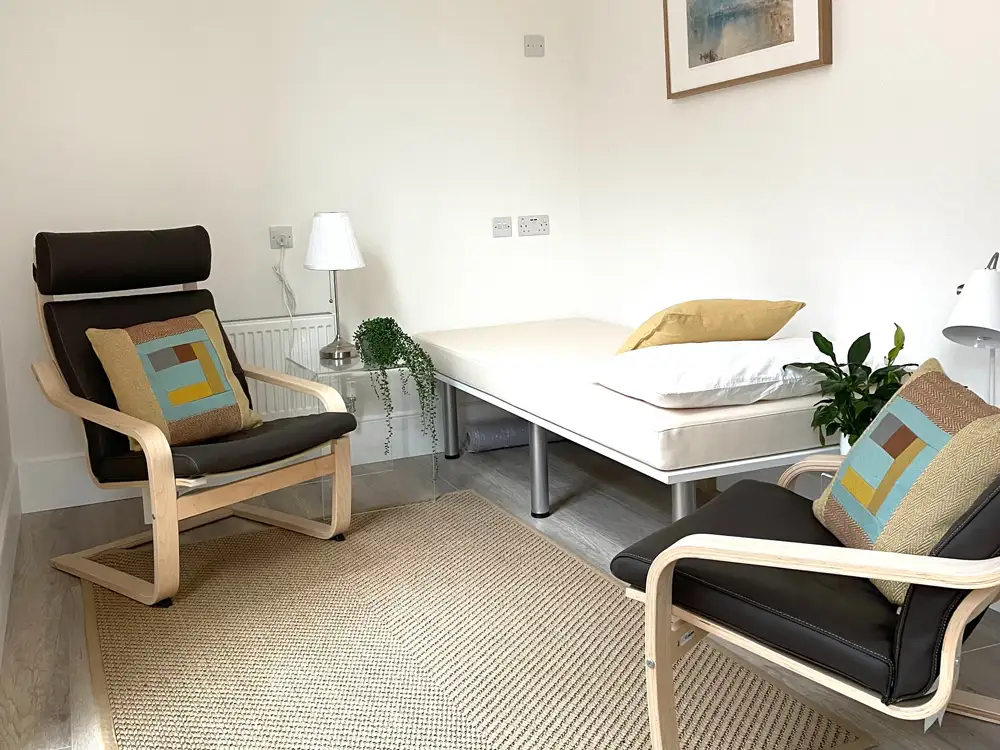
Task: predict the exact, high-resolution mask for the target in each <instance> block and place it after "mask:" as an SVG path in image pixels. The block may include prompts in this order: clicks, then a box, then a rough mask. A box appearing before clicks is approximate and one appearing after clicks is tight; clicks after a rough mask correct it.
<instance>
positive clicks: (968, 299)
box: [944, 253, 1000, 406]
mask: <svg viewBox="0 0 1000 750" xmlns="http://www.w3.org/2000/svg"><path fill="white" fill-rule="evenodd" d="M998 260H1000V253H995V254H994V255H993V258H992V259H991V260H990V262H989V264H988V265H987V266H986V268H984V269H981V270H979V271H974V272H973V274H972V276H971V277H970V278H969V280H968V282H966V283H965V285H964V286H960V287H959V288H958V294H959V298H958V304H957V305H955V309H954V310H953V311H952V313H951V318H949V319H948V325H947V327H945V329H944V335H945V337H947V338H948V339H950V340H951V341H954V342H955V343H956V344H962V345H963V346H973V347H976V348H977V349H989V350H990V384H989V401H990V404H991V405H993V406H996V382H997V380H996V377H997V372H996V370H997V347H1000V271H997V261H998Z"/></svg>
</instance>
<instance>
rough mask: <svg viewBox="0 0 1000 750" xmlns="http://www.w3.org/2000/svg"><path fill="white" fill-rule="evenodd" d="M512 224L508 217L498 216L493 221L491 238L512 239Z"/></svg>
mask: <svg viewBox="0 0 1000 750" xmlns="http://www.w3.org/2000/svg"><path fill="white" fill-rule="evenodd" d="M513 236H514V230H513V222H512V220H511V217H509V216H498V217H497V218H495V219H494V220H493V237H494V239H500V238H502V237H513Z"/></svg>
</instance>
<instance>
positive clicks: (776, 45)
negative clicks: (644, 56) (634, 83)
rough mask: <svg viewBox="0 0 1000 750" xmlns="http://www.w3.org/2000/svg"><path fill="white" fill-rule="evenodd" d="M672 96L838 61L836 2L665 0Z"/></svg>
mask: <svg viewBox="0 0 1000 750" xmlns="http://www.w3.org/2000/svg"><path fill="white" fill-rule="evenodd" d="M664 8H665V16H666V23H667V35H666V36H667V82H668V95H669V96H670V98H677V97H681V96H689V95H690V94H697V93H700V92H703V91H711V90H714V89H720V88H724V87H727V86H733V85H735V84H738V83H748V82H750V81H755V80H760V79H762V78H770V77H772V76H776V75H781V74H783V73H791V72H794V71H798V70H805V69H806V68H813V67H818V66H821V65H829V64H831V63H832V62H833V49H832V48H833V35H832V31H831V26H832V19H831V16H832V7H831V0H664Z"/></svg>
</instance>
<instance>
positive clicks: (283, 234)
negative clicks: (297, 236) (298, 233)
mask: <svg viewBox="0 0 1000 750" xmlns="http://www.w3.org/2000/svg"><path fill="white" fill-rule="evenodd" d="M270 233H271V249H272V250H280V249H281V248H285V250H288V249H290V248H291V247H292V246H293V243H292V228H291V227H271V228H270Z"/></svg>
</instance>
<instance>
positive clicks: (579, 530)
mask: <svg viewBox="0 0 1000 750" xmlns="http://www.w3.org/2000/svg"><path fill="white" fill-rule="evenodd" d="M426 468H427V466H426V462H416V463H409V464H406V463H402V462H397V464H396V470H395V471H393V472H391V473H386V474H373V475H369V476H360V477H356V478H355V486H354V493H355V510H356V511H364V510H370V509H373V508H377V507H385V506H391V505H398V504H402V503H406V502H414V501H418V500H422V499H426V496H427V492H428V486H427V484H426V482H425V479H426ZM440 472H441V475H440V478H439V481H438V486H437V489H438V491H440V492H449V491H451V490H453V489H473V490H476V491H478V492H479V493H480V494H482V495H483V496H484V497H486V498H488V499H490V500H492V501H493V502H495V503H497V504H498V505H500V506H502V507H503V508H505V509H506V510H508V511H509V512H511V513H513V514H514V515H516V516H517V517H518V518H521V519H523V520H525V521H526V522H528V523H531V524H532V525H534V526H535V527H536V528H538V529H539V530H541V531H542V532H543V533H545V534H547V535H548V536H550V537H552V538H553V539H554V540H556V541H557V542H559V543H560V544H561V545H562V546H563V547H565V548H567V549H568V550H570V551H571V552H573V553H575V554H577V555H579V556H581V557H583V558H584V559H586V560H588V561H589V562H590V563H591V564H593V565H595V566H597V567H599V568H602V569H604V570H606V569H607V566H608V563H609V562H610V560H611V558H612V557H613V556H614V554H615V553H617V552H618V551H619V550H621V549H622V548H623V547H625V546H627V545H629V544H631V543H632V542H634V541H636V540H638V539H640V538H642V537H643V536H645V535H646V534H648V533H649V532H650V531H651V530H653V529H655V528H657V527H659V526H661V525H664V524H667V523H669V521H670V502H669V500H670V498H669V491H668V490H667V489H666V488H665V487H663V486H662V485H660V484H658V483H657V482H655V481H653V480H651V479H649V478H647V477H644V476H641V475H639V474H636V473H635V472H632V471H630V470H628V469H625V468H623V467H621V466H618V465H617V464H614V463H612V462H611V461H608V460H607V459H604V458H602V457H600V456H597V455H596V454H593V453H590V452H589V451H587V450H585V449H583V448H580V447H578V446H574V445H570V444H568V443H560V444H556V445H553V446H552V457H551V465H550V480H551V485H552V497H553V510H554V511H555V513H554V514H553V515H552V517H550V518H548V519H544V520H537V521H536V520H533V519H531V517H530V514H529V512H528V455H527V450H526V449H523V448H515V449H510V450H505V451H496V452H493V453H488V454H480V455H468V456H465V457H463V458H462V459H461V460H459V461H446V462H442V463H441V467H440ZM271 502H272V504H275V505H280V506H282V507H285V508H288V509H294V510H296V511H298V512H307V513H310V514H311V515H316V514H318V513H319V509H320V505H319V502H318V495H317V493H315V492H310V491H309V490H305V491H302V492H299V493H296V494H295V495H294V496H288V495H286V496H283V497H281V498H272V499H271ZM254 527H255V526H254V525H253V524H251V523H250V522H246V521H242V520H238V519H228V520H226V521H223V522H221V523H219V524H215V525H213V526H211V527H205V528H203V529H198V530H196V531H194V532H191V533H189V534H188V535H185V541H187V542H190V541H192V540H194V539H198V538H204V537H206V536H216V535H220V534H230V533H238V532H241V531H244V530H246V529H247V528H254ZM143 528H144V527H143V523H142V507H141V504H140V503H139V502H138V501H132V500H125V501H120V502H114V503H106V504H103V505H97V506H89V507H84V508H73V509H69V510H61V511H52V512H48V513H38V514H32V515H28V516H25V517H24V518H23V520H22V524H21V537H20V543H19V546H18V551H17V563H16V570H15V580H14V590H13V594H12V597H11V605H10V614H9V617H8V625H7V636H6V637H7V642H6V648H5V650H4V656H3V663H2V665H0V748H3V749H5V750H6V749H7V748H10V749H11V750H15V749H16V750H62V749H63V748H72V749H73V750H81V749H84V748H86V749H87V750H91V749H94V750H97V749H99V748H101V747H102V745H101V743H100V740H99V736H98V732H97V728H96V727H97V725H96V711H95V708H94V705H93V697H92V695H91V691H90V678H89V674H88V670H87V666H86V661H85V653H84V643H83V630H82V603H81V598H80V593H79V586H78V585H77V583H76V580H75V579H73V578H71V577H69V576H66V575H64V574H62V573H58V572H56V571H54V570H52V569H51V568H50V567H49V564H48V560H49V558H50V557H52V556H53V555H57V554H62V553H64V552H68V551H72V550H77V549H83V548H86V547H89V546H93V545H96V544H99V543H102V542H105V541H108V540H110V539H113V538H117V537H121V536H125V535H128V534H131V533H134V532H136V531H139V530H142V529H143ZM998 646H1000V614H998V613H994V612H990V613H989V615H988V617H987V618H986V620H985V621H984V623H983V624H982V625H981V626H980V627H979V629H978V630H977V632H976V633H975V634H974V635H973V637H972V638H971V639H970V641H969V643H968V644H967V645H966V653H969V652H973V654H972V655H971V656H969V657H967V658H965V659H964V660H963V662H962V683H963V687H966V688H967V689H972V690H975V691H977V692H985V693H991V694H994V695H1000V648H998ZM758 663H759V662H758ZM769 671H771V672H772V674H774V675H775V676H776V677H777V678H778V679H780V680H782V681H784V682H786V683H787V684H788V685H789V686H791V688H792V689H793V690H794V691H797V692H799V693H800V694H803V695H805V696H807V697H809V698H810V699H812V700H813V701H814V702H817V703H820V704H822V705H823V706H824V707H825V708H826V709H827V710H828V711H830V712H831V713H833V714H835V715H839V716H842V717H844V718H846V719H848V720H850V721H853V722H854V723H855V724H858V725H859V726H861V727H862V728H864V729H865V730H867V731H868V732H869V733H871V734H872V735H873V736H875V737H876V738H878V740H879V747H880V748H883V750H954V749H955V748H961V749H962V750H986V749H987V748H1000V727H997V726H992V725H988V724H983V723H980V722H976V721H972V720H970V719H963V718H960V717H951V716H948V717H946V718H945V723H944V726H943V727H942V728H935V729H933V730H931V731H930V732H929V733H927V734H924V733H923V731H922V726H920V725H915V724H910V723H905V722H900V721H895V720H893V719H889V718H886V717H883V716H881V715H879V714H877V713H876V712H874V711H871V710H869V709H866V708H864V707H861V706H858V705H856V704H853V703H851V702H850V701H846V700H844V699H841V698H839V697H837V696H834V695H832V694H831V693H828V692H827V691H824V690H820V689H816V688H814V687H813V686H812V685H810V684H808V683H806V682H805V681H803V680H800V679H799V678H796V677H793V676H791V675H788V674H787V673H784V672H782V671H780V670H773V669H770V670H769ZM615 750H618V749H615ZM622 750H624V749H622ZM775 750H780V749H775Z"/></svg>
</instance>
